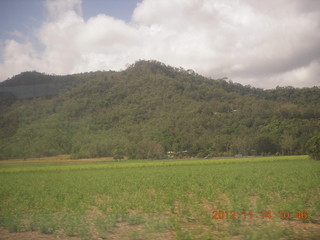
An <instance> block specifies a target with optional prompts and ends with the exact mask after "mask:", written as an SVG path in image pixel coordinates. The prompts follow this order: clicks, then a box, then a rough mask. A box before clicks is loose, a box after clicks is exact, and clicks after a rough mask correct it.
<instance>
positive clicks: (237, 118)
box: [0, 61, 320, 159]
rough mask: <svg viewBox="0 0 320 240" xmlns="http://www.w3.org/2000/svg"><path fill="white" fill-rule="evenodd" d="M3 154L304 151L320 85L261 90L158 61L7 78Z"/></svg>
mask: <svg viewBox="0 0 320 240" xmlns="http://www.w3.org/2000/svg"><path fill="white" fill-rule="evenodd" d="M0 115H1V118H0V129H1V130H0V158H1V159H8V158H26V157H38V156H50V155H57V154H71V155H72V157H74V158H82V157H101V156H114V157H122V156H127V157H129V158H163V157H167V153H168V152H170V154H169V155H171V156H175V157H178V156H180V155H188V156H197V157H205V156H208V157H213V156H223V155H236V154H242V155H266V154H281V155H282V154H305V153H306V149H305V145H306V142H307V141H308V139H310V138H311V137H313V136H316V135H320V88H319V87H313V88H303V89H296V88H293V87H277V88H276V89H273V90H262V89H256V88H253V87H250V86H243V85H241V84H237V83H233V82H231V81H227V80H226V79H220V80H213V79H208V78H205V77H203V76H200V75H198V74H196V73H195V72H193V71H192V70H184V69H181V68H173V67H170V66H166V65H164V64H162V63H159V62H156V61H139V62H136V63H135V64H133V65H131V66H130V67H128V68H127V69H126V70H124V71H121V72H111V71H109V72H92V73H84V74H75V75H69V76H49V75H45V74H41V73H37V72H28V73H22V74H20V75H17V76H15V77H13V78H12V79H9V80H7V81H5V82H3V83H1V84H0Z"/></svg>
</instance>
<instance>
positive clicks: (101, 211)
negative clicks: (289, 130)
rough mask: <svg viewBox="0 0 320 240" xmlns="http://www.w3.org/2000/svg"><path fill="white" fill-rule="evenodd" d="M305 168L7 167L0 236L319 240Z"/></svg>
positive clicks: (258, 161)
mask: <svg viewBox="0 0 320 240" xmlns="http://www.w3.org/2000/svg"><path fill="white" fill-rule="evenodd" d="M306 159H307V156H290V157H287V156H284V157H261V158H242V159H239V158H237V159H234V158H231V159H205V160H185V161H181V160H160V161H150V160H145V161H141V160H140V161H136V160H124V161H123V162H114V161H111V162H95V163H93V162H90V163H88V162H65V163H56V162H51V163H48V162H41V163H24V164H21V163H20V164H12V163H10V162H9V161H8V162H9V163H7V164H4V163H0V182H1V183H2V184H1V185H0V227H5V228H7V229H8V230H9V231H11V232H19V231H40V232H42V233H51V234H55V235H57V236H59V237H60V238H61V239H65V238H64V236H65V235H68V236H79V237H81V239H91V240H92V239H102V238H103V239H124V240H133V239H168V240H169V239H176V240H186V239H194V240H195V239H199V240H203V239H207V240H209V239H274V240H277V239H282V240H284V239H310V240H311V239H319V237H320V228H319V226H320V225H319V220H320V215H319V213H320V204H319V200H318V199H319V197H320V186H319V181H320V175H319V170H320V162H317V161H306ZM213 211H221V212H224V213H226V211H228V212H229V213H230V214H229V215H228V217H227V215H224V217H222V215H220V218H213V217H214V216H215V215H214V213H213ZM231 211H235V212H236V213H237V215H236V218H234V217H232V215H231ZM250 212H251V213H250ZM284 212H286V214H285V215H284V214H282V213H284ZM246 213H247V214H246ZM289 214H290V216H289Z"/></svg>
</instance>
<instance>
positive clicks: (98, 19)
mask: <svg viewBox="0 0 320 240" xmlns="http://www.w3.org/2000/svg"><path fill="white" fill-rule="evenodd" d="M314 2H315V1H314V0H305V1H303V2H302V1H299V0H283V1H281V2H279V1H276V0H270V1H254V0H238V1H234V0H215V1H212V0H162V1H158V0H144V1H142V2H141V3H140V4H138V6H137V8H136V9H135V11H134V13H133V16H132V22H131V23H129V24H128V23H125V22H124V21H122V20H119V19H115V18H112V17H110V16H106V15H103V14H101V15H97V16H94V17H92V18H90V19H89V20H87V21H85V20H84V19H83V18H82V16H81V11H82V10H81V0H56V1H54V0H51V1H47V2H46V8H47V9H48V12H49V18H48V20H47V21H46V22H45V23H43V25H42V26H41V27H40V29H38V30H37V31H36V37H37V38H38V40H39V41H40V42H41V44H42V45H43V49H42V50H41V51H40V50H36V49H38V48H36V47H35V46H33V45H32V44H31V43H30V42H28V41H25V42H20V43H19V42H16V41H13V40H8V41H6V43H5V44H4V45H3V47H2V48H3V49H4V50H3V52H4V55H3V61H2V63H1V64H0V79H5V78H6V77H9V76H12V75H13V74H17V73H19V72H21V71H25V70H33V69H36V70H38V71H44V72H48V73H57V74H66V73H74V72H83V71H95V70H108V69H113V70H119V69H123V68H124V66H125V65H126V64H127V63H132V62H134V61H135V60H138V59H156V60H159V61H163V62H164V63H166V64H170V65H174V66H177V67H178V66H182V67H184V68H191V69H194V70H195V71H196V72H199V73H201V74H204V75H206V76H211V77H213V78H219V77H225V76H227V77H229V78H231V79H232V80H233V81H236V82H240V83H243V84H251V85H253V86H258V87H264V88H270V87H276V86H277V85H292V86H297V87H302V86H313V85H319V84H320V80H319V78H318V76H319V72H320V64H319V63H320V61H319V60H320V48H319V44H318V43H319V42H320V31H319V22H320V10H319V9H320V8H319V7H318V8H317V7H316V6H317V5H315V4H314ZM0 46H1V45H0Z"/></svg>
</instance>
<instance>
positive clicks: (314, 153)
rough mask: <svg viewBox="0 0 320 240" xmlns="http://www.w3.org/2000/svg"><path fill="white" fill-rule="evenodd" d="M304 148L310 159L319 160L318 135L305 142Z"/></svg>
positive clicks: (319, 142)
mask: <svg viewBox="0 0 320 240" xmlns="http://www.w3.org/2000/svg"><path fill="white" fill-rule="evenodd" d="M306 149H307V152H308V154H309V156H310V158H311V159H314V160H320V136H314V137H312V138H310V139H309V140H308V142H307V143H306Z"/></svg>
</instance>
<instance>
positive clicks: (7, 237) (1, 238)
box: [0, 228, 80, 240]
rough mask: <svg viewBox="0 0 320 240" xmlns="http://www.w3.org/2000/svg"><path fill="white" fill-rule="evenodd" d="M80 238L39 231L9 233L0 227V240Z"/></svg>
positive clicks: (61, 239) (76, 239)
mask: <svg viewBox="0 0 320 240" xmlns="http://www.w3.org/2000/svg"><path fill="white" fill-rule="evenodd" d="M17 239H19V240H57V239H60V240H80V238H78V237H67V236H63V237H61V236H59V237H58V236H57V237H56V236H54V235H52V234H44V233H39V232H16V233H11V232H9V231H8V230H6V229H4V228H0V240H17Z"/></svg>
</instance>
